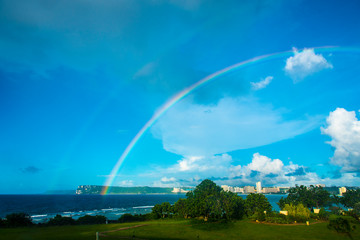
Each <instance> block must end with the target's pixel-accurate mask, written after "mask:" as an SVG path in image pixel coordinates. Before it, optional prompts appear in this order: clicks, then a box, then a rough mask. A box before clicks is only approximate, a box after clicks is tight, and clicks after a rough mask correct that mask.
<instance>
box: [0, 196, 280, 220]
mask: <svg viewBox="0 0 360 240" xmlns="http://www.w3.org/2000/svg"><path fill="white" fill-rule="evenodd" d="M240 196H241V197H243V198H246V195H240ZM283 196H286V195H266V197H267V198H268V199H269V202H270V203H271V205H272V206H273V208H274V210H279V208H278V206H277V204H276V202H278V201H279V199H280V198H281V197H283ZM179 198H185V194H159V195H142V194H139V195H106V196H102V195H0V218H3V217H5V216H6V215H7V214H10V213H15V212H25V213H28V214H29V215H30V216H32V218H33V221H34V222H45V221H47V220H48V219H49V218H52V217H54V216H55V215H56V214H60V215H62V216H71V217H73V218H74V219H77V218H79V217H81V216H85V215H104V216H106V217H107V218H108V219H118V218H119V217H120V216H121V215H122V214H124V213H131V214H145V213H149V212H151V208H152V207H153V206H154V205H155V204H158V203H162V202H170V203H171V204H173V203H175V202H176V201H177V200H178V199H179Z"/></svg>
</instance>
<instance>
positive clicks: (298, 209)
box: [283, 203, 310, 222]
mask: <svg viewBox="0 0 360 240" xmlns="http://www.w3.org/2000/svg"><path fill="white" fill-rule="evenodd" d="M283 210H285V211H288V214H289V219H290V220H291V221H296V222H306V221H307V220H309V218H310V210H309V209H308V208H307V207H305V206H304V205H302V204H301V203H299V204H297V205H293V204H285V207H284V209H283Z"/></svg>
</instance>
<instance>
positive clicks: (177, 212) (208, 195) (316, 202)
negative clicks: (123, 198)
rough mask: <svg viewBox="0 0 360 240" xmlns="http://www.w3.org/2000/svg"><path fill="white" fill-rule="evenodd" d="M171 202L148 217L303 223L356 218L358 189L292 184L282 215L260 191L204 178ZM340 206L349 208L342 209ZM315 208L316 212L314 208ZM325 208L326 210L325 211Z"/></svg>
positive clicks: (359, 205)
mask: <svg viewBox="0 0 360 240" xmlns="http://www.w3.org/2000/svg"><path fill="white" fill-rule="evenodd" d="M186 197H187V198H186V199H179V200H178V201H177V202H176V203H175V204H174V205H171V204H170V203H168V202H164V203H162V204H156V205H155V206H154V208H153V209H152V213H151V214H152V217H153V218H155V219H158V218H174V217H182V218H198V219H204V220H205V221H208V220H219V219H227V220H232V219H242V218H243V217H244V216H246V217H247V218H249V219H252V220H255V221H266V222H271V223H283V224H285V223H295V222H306V221H308V220H310V219H314V220H328V219H329V216H330V214H331V213H332V214H335V215H340V214H347V215H350V216H352V217H354V218H355V219H357V220H359V216H360V189H357V190H349V191H347V192H346V193H344V194H343V197H338V196H336V195H333V196H331V195H330V193H329V192H328V191H327V190H325V189H324V188H322V187H315V186H310V187H305V186H303V185H302V186H296V187H293V188H290V189H289V194H288V195H287V197H286V198H281V199H280V201H279V202H278V203H277V204H278V205H279V207H280V209H281V210H283V211H286V214H285V212H283V214H280V213H278V212H275V211H273V210H272V207H271V205H270V203H269V201H268V199H267V198H266V197H265V196H264V195H263V194H255V193H252V194H249V195H248V196H247V198H246V199H243V198H242V197H240V196H238V195H237V194H235V193H232V192H225V191H223V190H222V189H221V188H220V187H219V186H217V185H216V184H215V183H214V182H212V181H211V180H204V181H203V182H201V183H200V184H199V185H198V186H197V187H196V188H195V189H194V190H193V191H190V192H188V193H187V194H186ZM341 205H343V206H345V207H348V208H353V210H352V211H344V210H343V209H342V208H341ZM314 209H317V211H314ZM325 209H326V210H325ZM315 212H316V213H315Z"/></svg>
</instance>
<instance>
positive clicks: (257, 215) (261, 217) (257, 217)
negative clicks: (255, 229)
mask: <svg viewBox="0 0 360 240" xmlns="http://www.w3.org/2000/svg"><path fill="white" fill-rule="evenodd" d="M250 219H251V220H254V221H256V220H258V221H260V222H263V221H265V220H266V217H265V213H264V212H255V213H254V214H253V215H252V216H251V217H250Z"/></svg>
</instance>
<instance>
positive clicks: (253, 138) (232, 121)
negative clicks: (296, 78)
mask: <svg viewBox="0 0 360 240" xmlns="http://www.w3.org/2000/svg"><path fill="white" fill-rule="evenodd" d="M284 115H285V110H284V109H282V110H277V109H274V108H273V107H272V106H271V105H264V104H259V103H258V102H257V101H256V100H254V99H245V98H237V99H234V98H224V99H221V100H220V101H219V102H218V104H217V105H213V106H205V105H199V104H193V103H190V102H187V101H182V102H180V103H178V104H176V105H175V106H174V107H172V108H171V109H169V111H168V112H166V113H165V114H164V115H163V116H162V117H161V118H160V119H159V120H158V122H157V123H156V124H155V125H154V126H153V127H152V129H151V131H152V133H153V134H154V136H155V137H157V138H159V139H161V140H162V143H163V147H164V149H165V150H166V151H169V152H172V153H176V154H179V155H182V156H212V155H216V154H221V153H225V152H230V151H233V150H238V149H247V148H252V147H258V146H262V145H266V144H270V143H274V142H277V141H280V140H284V139H288V138H291V137H294V136H297V135H299V134H303V133H305V132H308V131H310V130H312V129H314V128H316V127H318V126H319V125H320V120H321V118H319V117H307V118H303V116H301V118H302V119H296V118H295V119H294V118H292V119H286V120H285V119H284V118H285V117H284ZM190 163H191V159H189V161H188V162H184V165H183V168H187V165H188V164H190Z"/></svg>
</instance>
